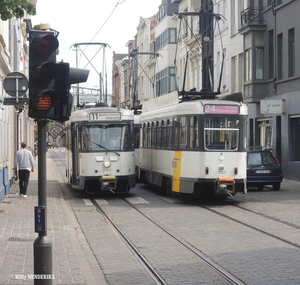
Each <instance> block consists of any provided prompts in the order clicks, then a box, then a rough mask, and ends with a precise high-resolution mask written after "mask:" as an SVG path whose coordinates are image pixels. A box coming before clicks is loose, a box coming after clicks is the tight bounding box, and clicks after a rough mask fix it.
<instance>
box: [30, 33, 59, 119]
mask: <svg viewBox="0 0 300 285" xmlns="http://www.w3.org/2000/svg"><path fill="white" fill-rule="evenodd" d="M58 45H59V43H58V40H57V37H56V35H55V34H54V32H52V31H40V30H32V31H30V32H29V117H31V118H34V119H44V118H49V119H54V115H55V113H54V106H55V105H56V104H57V102H58V96H57V93H55V90H54V78H55V77H57V75H58V72H59V68H58V65H57V64H56V50H57V49H58Z"/></svg>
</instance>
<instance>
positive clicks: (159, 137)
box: [156, 122, 162, 148]
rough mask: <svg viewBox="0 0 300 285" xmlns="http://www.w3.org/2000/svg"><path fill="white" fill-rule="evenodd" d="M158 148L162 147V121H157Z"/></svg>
mask: <svg viewBox="0 0 300 285" xmlns="http://www.w3.org/2000/svg"><path fill="white" fill-rule="evenodd" d="M156 136H157V148H161V147H162V141H161V122H156Z"/></svg>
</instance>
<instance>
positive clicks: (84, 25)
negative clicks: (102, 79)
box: [31, 0, 162, 93]
mask: <svg viewBox="0 0 300 285" xmlns="http://www.w3.org/2000/svg"><path fill="white" fill-rule="evenodd" d="M161 2H162V0H38V1H37V7H36V10H37V11H36V15H35V16H32V17H31V22H32V25H33V26H35V25H39V24H41V23H43V24H46V23H49V24H50V26H51V28H52V29H54V30H55V31H58V32H59V35H58V41H59V55H58V56H57V58H56V59H57V61H64V62H69V63H70V67H78V68H85V69H90V74H89V78H88V81H87V82H86V83H84V84H81V85H80V86H82V87H89V88H95V89H97V88H99V73H100V72H101V73H102V74H107V89H108V93H111V89H112V85H111V81H112V80H111V77H112V71H111V66H112V55H113V52H115V53H127V52H128V49H127V47H126V43H127V42H128V41H129V40H132V39H133V38H134V36H135V34H136V31H137V30H136V28H137V26H138V24H139V19H140V17H143V18H149V17H151V16H153V15H154V14H156V13H157V12H158V7H159V5H160V4H161ZM76 43H105V44H107V46H106V48H104V49H103V45H80V48H81V49H82V50H83V52H84V53H81V52H80V51H78V53H76V51H75V49H74V48H73V47H72V46H73V45H74V44H76ZM100 48H101V49H100ZM76 54H77V60H76ZM88 60H91V62H92V65H91V64H89V63H88Z"/></svg>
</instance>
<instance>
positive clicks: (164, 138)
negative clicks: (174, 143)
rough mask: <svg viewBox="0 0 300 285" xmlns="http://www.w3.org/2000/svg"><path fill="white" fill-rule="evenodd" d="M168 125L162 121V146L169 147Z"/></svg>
mask: <svg viewBox="0 0 300 285" xmlns="http://www.w3.org/2000/svg"><path fill="white" fill-rule="evenodd" d="M167 139H168V138H167V126H166V122H165V121H162V122H161V147H162V148H166V147H167V142H168V140H167Z"/></svg>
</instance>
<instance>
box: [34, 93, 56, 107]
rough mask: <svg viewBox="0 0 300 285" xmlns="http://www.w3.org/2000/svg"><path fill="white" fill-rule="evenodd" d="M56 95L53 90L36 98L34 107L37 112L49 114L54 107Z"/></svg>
mask: <svg viewBox="0 0 300 285" xmlns="http://www.w3.org/2000/svg"><path fill="white" fill-rule="evenodd" d="M54 100H55V93H54V92H53V91H52V90H48V91H45V92H44V93H43V94H41V95H40V96H38V97H36V98H34V102H32V105H33V106H34V108H35V110H36V111H39V112H47V111H49V110H50V109H51V107H52V106H53V105H54V103H55V102H54Z"/></svg>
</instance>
